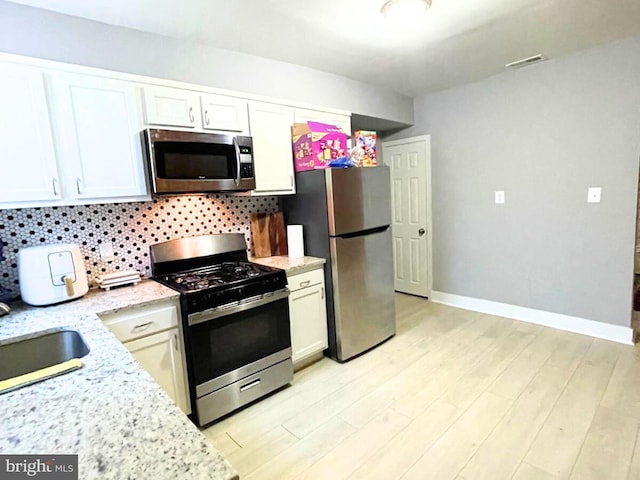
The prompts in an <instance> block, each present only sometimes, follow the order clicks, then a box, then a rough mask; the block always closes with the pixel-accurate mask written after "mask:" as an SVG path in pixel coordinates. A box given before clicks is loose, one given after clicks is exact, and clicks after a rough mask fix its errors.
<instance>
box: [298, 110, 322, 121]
mask: <svg viewBox="0 0 640 480" xmlns="http://www.w3.org/2000/svg"><path fill="white" fill-rule="evenodd" d="M326 115H327V114H326V113H325V112H320V111H318V110H308V109H306V108H294V109H293V116H294V119H295V122H296V123H307V122H320V123H326V121H325V120H326Z"/></svg>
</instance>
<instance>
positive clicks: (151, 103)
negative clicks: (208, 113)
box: [142, 85, 200, 128]
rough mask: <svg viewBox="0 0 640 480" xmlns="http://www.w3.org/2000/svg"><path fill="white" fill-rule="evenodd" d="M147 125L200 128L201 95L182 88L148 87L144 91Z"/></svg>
mask: <svg viewBox="0 0 640 480" xmlns="http://www.w3.org/2000/svg"><path fill="white" fill-rule="evenodd" d="M142 95H143V98H144V112H145V123H146V124H147V125H164V126H169V127H186V128H200V115H198V111H199V109H200V95H199V94H198V93H196V92H192V91H190V90H182V89H180V88H169V87H158V86H155V85H146V86H144V87H143V89H142Z"/></svg>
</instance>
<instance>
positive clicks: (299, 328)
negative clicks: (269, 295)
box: [289, 283, 329, 363]
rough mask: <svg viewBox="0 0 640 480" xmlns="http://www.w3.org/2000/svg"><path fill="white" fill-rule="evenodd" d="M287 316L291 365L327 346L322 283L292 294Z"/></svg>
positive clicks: (325, 308)
mask: <svg viewBox="0 0 640 480" xmlns="http://www.w3.org/2000/svg"><path fill="white" fill-rule="evenodd" d="M289 315H290V318H291V349H292V351H293V353H292V356H291V357H292V360H293V363H296V362H299V361H301V360H304V359H305V358H308V357H309V356H311V355H313V354H315V353H319V352H321V351H323V350H324V349H325V348H327V347H328V346H329V343H328V338H327V307H326V304H325V300H324V283H323V284H321V285H314V286H313V287H307V288H303V289H301V290H298V291H295V292H292V293H291V295H289Z"/></svg>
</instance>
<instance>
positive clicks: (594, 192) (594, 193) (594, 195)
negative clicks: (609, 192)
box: [587, 187, 602, 203]
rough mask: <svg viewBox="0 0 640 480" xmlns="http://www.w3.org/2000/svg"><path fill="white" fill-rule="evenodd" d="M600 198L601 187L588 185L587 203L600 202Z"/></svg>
mask: <svg viewBox="0 0 640 480" xmlns="http://www.w3.org/2000/svg"><path fill="white" fill-rule="evenodd" d="M601 199H602V187H589V190H588V191H587V202H588V203H600V200H601Z"/></svg>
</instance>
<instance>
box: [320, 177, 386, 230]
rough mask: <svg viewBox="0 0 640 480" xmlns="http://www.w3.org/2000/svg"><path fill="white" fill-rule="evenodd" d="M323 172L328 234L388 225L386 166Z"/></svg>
mask: <svg viewBox="0 0 640 480" xmlns="http://www.w3.org/2000/svg"><path fill="white" fill-rule="evenodd" d="M325 175H326V182H327V210H328V216H329V235H332V236H338V235H344V234H349V233H355V232H360V231H363V230H369V229H372V228H376V227H382V226H385V225H391V180H390V176H389V167H386V166H381V167H368V168H329V169H327V170H325Z"/></svg>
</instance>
